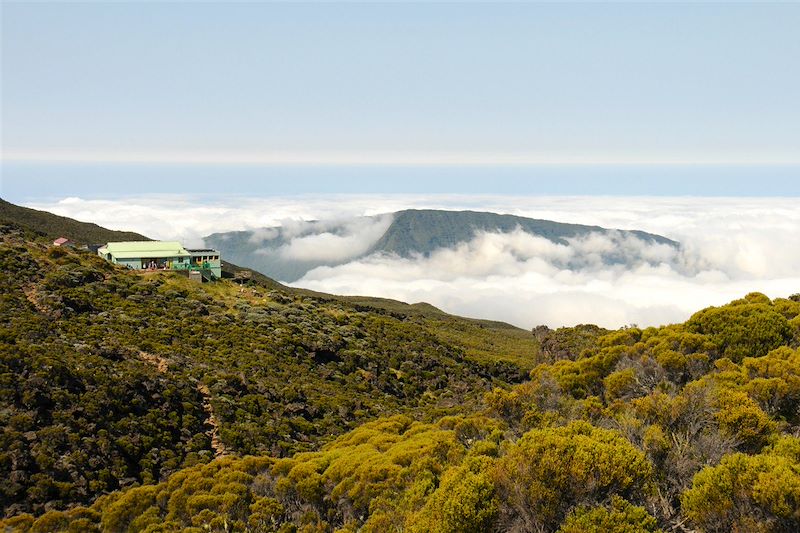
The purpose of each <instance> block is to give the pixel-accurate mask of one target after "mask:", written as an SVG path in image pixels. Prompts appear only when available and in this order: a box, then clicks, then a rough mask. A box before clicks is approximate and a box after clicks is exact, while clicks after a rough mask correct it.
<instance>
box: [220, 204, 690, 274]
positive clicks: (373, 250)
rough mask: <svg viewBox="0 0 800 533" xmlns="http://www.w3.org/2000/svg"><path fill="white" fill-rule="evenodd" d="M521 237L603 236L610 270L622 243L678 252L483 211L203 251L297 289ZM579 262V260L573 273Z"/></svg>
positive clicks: (377, 222)
mask: <svg viewBox="0 0 800 533" xmlns="http://www.w3.org/2000/svg"><path fill="white" fill-rule="evenodd" d="M513 232H523V233H525V234H528V235H530V236H535V237H540V238H544V239H547V240H548V241H550V242H552V243H555V244H558V245H562V246H570V245H571V244H573V243H575V242H576V241H578V240H580V239H586V238H588V237H590V236H603V237H607V238H608V239H609V240H610V243H611V245H610V246H609V247H607V248H606V249H605V250H603V252H602V260H603V261H604V262H606V263H609V264H626V263H630V262H631V261H632V260H633V258H632V257H631V256H630V254H631V250H630V249H627V250H625V249H623V247H622V246H621V243H623V242H631V241H633V242H637V243H639V244H641V245H664V246H669V247H678V246H679V244H678V243H677V242H675V241H673V240H670V239H668V238H666V237H663V236H661V235H655V234H652V233H646V232H644V231H636V230H616V229H608V228H602V227H600V226H587V225H582V224H567V223H563V222H554V221H551V220H539V219H533V218H526V217H521V216H515V215H501V214H497V213H488V212H479V211H445V210H436V209H407V210H404V211H398V212H396V213H391V214H386V215H378V216H372V217H360V218H353V219H348V220H336V221H324V220H323V221H308V222H296V221H292V222H289V223H287V224H285V225H283V226H277V227H271V228H262V229H257V230H250V231H234V232H226V233H214V234H212V235H209V236H208V237H206V238H205V241H206V244H208V245H209V246H212V247H214V248H215V249H218V250H220V251H221V252H222V253H223V255H224V256H225V257H227V258H229V259H230V260H231V261H233V262H235V263H237V264H241V265H243V266H247V267H249V268H253V269H255V270H258V271H259V272H262V273H264V274H267V275H269V276H272V277H274V278H277V279H280V280H283V281H289V282H292V281H297V280H298V279H300V278H302V277H303V276H304V275H305V274H306V273H307V272H309V271H310V270H312V269H314V268H317V267H320V266H335V265H340V264H344V263H347V262H350V261H353V260H357V259H361V258H364V257H367V256H370V255H373V254H393V255H397V256H399V257H414V256H428V255H430V254H432V253H434V252H436V251H437V250H441V249H451V248H455V247H457V246H459V245H460V244H462V243H468V242H470V241H472V240H473V239H475V238H476V237H477V236H479V235H480V234H486V233H489V234H492V233H494V234H510V233H513ZM580 261H581V257H580V254H578V255H577V256H576V257H574V260H573V264H571V265H565V266H566V267H567V268H570V267H574V266H575V265H576V264H579V263H580Z"/></svg>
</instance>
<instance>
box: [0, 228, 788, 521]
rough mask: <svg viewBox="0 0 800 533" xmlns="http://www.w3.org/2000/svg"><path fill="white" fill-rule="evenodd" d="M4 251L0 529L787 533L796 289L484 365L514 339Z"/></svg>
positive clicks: (44, 253)
mask: <svg viewBox="0 0 800 533" xmlns="http://www.w3.org/2000/svg"><path fill="white" fill-rule="evenodd" d="M4 239H5V242H4V246H3V249H2V254H1V255H0V267H2V269H3V273H4V274H5V275H4V280H3V282H2V283H3V284H4V285H3V290H2V294H3V301H2V305H3V316H4V317H8V320H7V321H6V324H4V325H3V330H2V333H0V343H2V348H0V353H1V354H2V364H3V365H4V367H3V369H2V370H0V379H2V380H3V381H2V383H3V385H2V391H3V396H2V402H3V405H2V409H0V417H2V427H3V436H2V439H3V441H2V450H3V452H2V455H0V468H2V469H3V470H2V472H0V473H1V474H2V475H3V476H4V478H6V479H9V480H11V481H12V483H9V484H6V485H5V486H4V489H3V490H4V493H3V498H4V499H3V502H4V508H5V512H6V515H7V517H8V518H7V519H6V520H5V522H2V523H0V527H2V526H5V527H6V528H8V529H11V530H15V529H16V530H22V531H28V530H30V531H68V530H69V531H112V532H114V531H120V532H122V531H150V532H157V531H177V530H185V531H198V532H200V531H209V530H210V531H283V532H289V531H308V532H311V531H335V530H338V531H356V530H359V531H375V532H384V531H419V532H427V531H442V532H445V531H447V532H470V531H474V532H481V531H530V532H540V531H541V532H543V531H552V532H555V531H558V532H561V533H577V532H584V531H597V532H600V531H604V532H605V531H612V532H639V531H641V532H652V531H658V530H663V531H688V530H699V531H707V532H717V531H720V532H722V531H739V532H751V531H753V532H790V531H798V530H800V295H795V296H793V297H791V298H778V299H775V300H770V299H769V298H767V297H766V296H764V295H762V294H757V293H754V294H749V295H747V296H745V297H744V298H742V299H740V300H736V301H733V302H731V303H729V304H727V305H724V306H721V307H712V308H708V309H704V310H701V311H699V312H697V313H696V314H695V315H694V316H692V317H691V318H690V319H689V320H688V321H686V322H685V323H683V324H674V325H669V326H663V327H658V328H646V329H640V328H636V327H627V328H623V329H620V330H617V331H607V330H603V329H601V328H597V327H594V326H587V325H584V326H578V327H575V328H559V329H557V330H549V329H546V328H537V329H536V330H534V332H533V334H531V333H530V332H528V333H527V339H529V340H528V342H530V343H534V344H536V345H539V346H541V351H540V352H537V350H536V349H534V348H530V349H529V352H528V353H530V354H531V355H530V356H529V357H528V358H527V359H526V358H525V357H524V354H525V353H526V351H525V350H522V349H520V348H519V346H517V348H516V350H517V353H515V355H513V356H506V357H504V358H500V357H496V352H495V350H497V351H498V352H504V351H506V350H508V349H512V347H513V346H514V345H515V344H518V345H524V346H529V345H527V344H525V341H523V340H522V337H520V333H519V331H518V330H513V328H509V329H508V331H507V332H506V333H503V332H504V331H505V330H504V329H503V328H501V327H499V326H497V327H490V326H489V325H487V324H480V323H476V322H474V321H459V320H458V319H456V318H453V317H447V316H440V314H437V313H435V312H429V310H424V311H420V312H419V313H416V314H415V313H408V314H403V313H402V306H400V307H397V309H396V310H388V309H386V308H384V309H376V308H367V307H363V306H360V305H355V304H353V303H348V302H345V301H338V300H336V299H328V300H323V299H318V298H313V297H310V296H302V295H299V294H296V293H290V292H284V291H282V290H277V289H276V290H272V291H268V290H267V289H265V288H263V287H260V286H258V285H250V286H245V287H239V286H237V285H235V284H233V283H230V282H220V283H215V284H205V285H202V286H201V285H192V284H189V282H188V280H185V279H183V278H180V277H177V276H173V275H164V274H155V275H152V274H151V275H141V274H140V275H137V274H131V273H126V272H121V271H119V270H116V269H114V268H112V267H111V266H109V265H107V264H105V263H103V262H101V261H98V260H96V259H94V258H92V257H89V256H86V255H83V254H79V253H74V252H68V251H63V250H60V249H53V248H48V247H46V246H43V245H39V244H35V243H31V242H29V241H28V240H26V239H24V238H23V236H21V235H20V234H19V232H18V231H17V230H14V229H13V228H8V227H7V228H5V235H4ZM459 339H463V340H459ZM512 351H514V350H513V349H512ZM522 363H527V364H522ZM520 368H528V369H529V370H530V372H529V373H528V376H527V378H528V379H525V380H524V381H522V382H520V383H517V384H512V383H511V382H512V381H514V380H515V379H516V377H517V376H518V374H519V369H520ZM210 424H211V425H210ZM213 425H216V426H218V428H219V429H218V431H214V430H213V427H212V426H213ZM214 455H219V457H217V458H214ZM127 485H130V486H127ZM126 486H127V487H126ZM118 487H119V488H120V490H115V489H117V488H118ZM101 494H102V495H101ZM98 496H99V497H98Z"/></svg>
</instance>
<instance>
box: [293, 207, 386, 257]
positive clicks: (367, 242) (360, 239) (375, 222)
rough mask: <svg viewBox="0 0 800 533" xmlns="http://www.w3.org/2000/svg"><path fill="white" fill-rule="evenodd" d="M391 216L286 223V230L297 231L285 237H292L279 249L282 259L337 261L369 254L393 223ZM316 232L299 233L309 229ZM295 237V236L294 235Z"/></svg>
mask: <svg viewBox="0 0 800 533" xmlns="http://www.w3.org/2000/svg"><path fill="white" fill-rule="evenodd" d="M392 218H393V217H392V215H381V216H377V217H357V218H350V219H346V220H343V221H330V222H327V221H325V222H317V223H308V222H306V223H297V222H291V223H288V224H285V225H284V226H283V227H284V229H285V228H297V229H296V230H295V231H294V232H291V231H290V232H289V233H288V235H287V233H286V232H285V231H284V236H288V237H290V238H291V240H290V241H289V243H288V244H284V245H283V246H281V247H280V249H279V250H278V253H279V254H280V256H281V257H282V258H283V259H287V260H294V261H325V262H333V263H335V262H340V261H345V260H347V259H350V258H354V257H358V256H361V255H363V254H365V253H366V252H367V251H369V249H370V247H371V246H372V245H373V244H375V243H376V242H377V241H378V239H380V238H381V236H382V235H383V234H384V233H386V230H387V229H389V226H390V225H391V223H392ZM312 229H313V230H315V231H316V232H317V233H313V234H310V235H304V234H298V233H296V232H297V231H300V232H302V233H305V232H308V231H310V230H312ZM293 234H294V235H296V236H293Z"/></svg>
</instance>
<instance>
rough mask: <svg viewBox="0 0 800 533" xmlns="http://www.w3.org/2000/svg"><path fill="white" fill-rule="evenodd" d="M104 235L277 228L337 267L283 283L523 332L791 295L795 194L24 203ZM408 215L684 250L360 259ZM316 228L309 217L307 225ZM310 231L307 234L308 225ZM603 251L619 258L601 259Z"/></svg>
mask: <svg viewBox="0 0 800 533" xmlns="http://www.w3.org/2000/svg"><path fill="white" fill-rule="evenodd" d="M26 205H28V206H30V207H34V208H37V209H45V210H47V211H51V212H54V213H57V214H59V215H64V216H69V217H72V218H76V219H79V220H84V221H90V222H95V223H97V224H100V225H102V226H105V227H109V228H112V229H126V230H133V231H138V232H140V233H142V234H145V235H147V236H150V237H153V238H158V239H177V240H181V241H183V242H184V243H186V244H187V245H188V246H198V245H202V238H203V237H204V236H206V235H209V234H211V233H218V232H225V231H234V230H243V229H248V230H258V231H256V233H254V235H253V237H252V238H253V239H254V242H255V243H258V242H259V240H260V241H264V240H265V239H271V238H273V237H274V236H275V230H274V229H263V228H270V227H276V226H281V227H282V228H283V236H284V238H287V237H288V242H287V243H285V244H284V245H283V248H282V250H281V253H283V254H285V257H286V258H290V259H301V260H307V261H309V260H320V261H333V262H344V264H340V265H338V266H331V267H318V268H316V269H314V270H312V271H310V272H308V273H307V274H306V275H305V276H304V277H303V278H302V279H300V280H299V281H297V282H295V283H293V284H294V285H296V286H301V287H307V288H310V289H314V290H319V291H324V292H332V293H338V294H361V295H373V296H382V297H388V298H395V299H398V300H403V301H407V302H418V301H425V302H429V303H431V304H433V305H436V306H437V307H440V308H442V309H444V310H445V311H448V312H451V313H455V314H460V315H466V316H473V317H480V318H490V319H496V320H504V321H507V322H510V323H513V324H516V325H518V326H521V327H526V328H529V327H531V326H534V325H537V324H547V325H549V326H551V327H555V326H561V325H574V324H578V323H595V324H599V325H602V326H606V327H619V326H622V325H626V324H638V325H640V326H647V325H658V324H664V323H671V322H679V321H683V320H685V319H686V318H688V317H689V316H690V315H691V313H693V312H694V311H696V310H698V309H700V308H703V307H706V306H709V305H719V304H722V303H725V302H727V301H730V300H732V299H735V298H738V297H741V296H742V295H744V294H746V293H748V292H752V291H759V292H764V293H766V294H767V295H769V296H770V297H779V296H788V295H790V294H794V293H798V292H800V204H798V199H797V198H708V197H677V198H669V197H599V196H592V197H544V196H540V197H512V196H486V195H481V196H478V195H468V196H462V195H438V196H415V195H384V196H381V195H345V196H331V195H326V196H287V197H266V198H244V197H236V196H229V197H221V198H213V199H211V198H208V197H183V196H181V197H178V196H147V197H141V198H125V199H120V200H103V199H81V198H66V199H63V200H60V201H51V202H38V203H28V204H26ZM407 208H431V209H472V210H480V211H492V212H496V213H508V214H513V215H520V216H527V217H531V218H539V219H547V220H555V221H559V222H571V223H579V224H588V225H598V226H603V227H606V228H618V229H638V230H643V231H647V232H651V233H657V234H660V235H663V236H665V237H668V238H671V239H673V240H676V241H679V242H680V243H681V245H682V246H681V248H680V249H679V250H676V249H674V248H672V247H669V246H665V245H659V244H648V243H646V242H644V241H640V240H638V239H627V238H623V237H622V236H620V235H618V234H617V235H615V234H612V235H610V236H605V237H604V236H602V235H599V234H594V235H590V236H588V237H586V238H583V239H575V240H572V241H570V242H569V244H568V245H559V244H555V243H552V242H550V241H548V240H546V239H543V238H540V237H535V236H532V235H529V234H526V233H524V232H521V231H515V232H511V233H506V234H496V233H481V234H479V235H476V237H475V238H474V239H473V240H472V241H471V242H467V243H462V244H461V245H459V246H458V247H456V248H454V249H442V250H438V251H436V252H434V253H432V254H430V255H429V256H425V257H422V256H420V257H412V258H400V257H396V256H388V255H371V256H367V257H363V254H364V253H365V252H366V251H367V250H369V248H370V247H371V245H372V244H373V243H374V242H375V241H377V240H378V239H379V238H380V236H381V235H382V234H383V232H384V231H385V229H386V228H387V227H388V225H389V224H390V223H391V217H388V216H383V217H375V218H366V217H369V216H372V215H377V214H385V213H391V212H394V211H398V210H401V209H407ZM310 221H316V222H310ZM310 226H314V228H313V229H314V231H311V232H309V227H310ZM614 250H618V251H622V252H623V253H624V256H625V257H626V258H628V259H629V260H628V261H627V262H626V263H625V264H624V265H622V264H619V263H617V264H609V263H608V262H607V261H605V260H603V257H604V256H606V255H608V254H609V253H611V252H613V251H614Z"/></svg>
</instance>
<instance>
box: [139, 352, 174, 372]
mask: <svg viewBox="0 0 800 533" xmlns="http://www.w3.org/2000/svg"><path fill="white" fill-rule="evenodd" d="M139 357H141V358H142V360H143V361H144V362H145V363H149V364H151V365H153V366H154V367H156V369H157V370H158V371H159V372H161V373H162V374H163V373H164V372H166V371H167V370H168V369H169V361H167V360H166V359H164V358H163V357H161V356H160V355H155V354H152V353H147V352H142V351H140V352H139Z"/></svg>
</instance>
